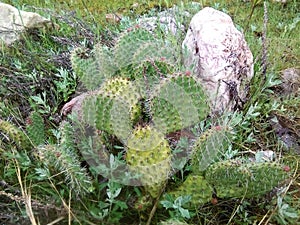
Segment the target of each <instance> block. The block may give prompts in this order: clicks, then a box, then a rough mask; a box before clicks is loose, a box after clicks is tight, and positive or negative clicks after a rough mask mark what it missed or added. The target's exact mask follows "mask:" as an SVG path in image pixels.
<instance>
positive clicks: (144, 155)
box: [126, 126, 171, 198]
mask: <svg viewBox="0 0 300 225" xmlns="http://www.w3.org/2000/svg"><path fill="white" fill-rule="evenodd" d="M170 154H171V149H170V147H169V144H168V142H167V140H166V139H165V138H164V136H163V134H162V133H160V132H159V131H157V130H156V129H154V128H153V127H150V126H146V127H137V128H136V129H135V130H134V131H133V132H132V135H131V136H130V137H129V139H128V141H127V153H126V161H127V163H128V165H129V168H130V169H131V170H132V171H133V172H135V173H136V174H138V175H139V179H140V180H141V182H142V184H143V185H144V186H145V189H146V191H147V192H149V193H150V195H151V196H152V197H153V198H156V197H157V196H158V195H159V194H160V192H161V190H162V189H163V188H164V185H165V182H166V180H167V179H168V176H169V172H170V169H171V168H170Z"/></svg>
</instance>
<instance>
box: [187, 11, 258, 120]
mask: <svg viewBox="0 0 300 225" xmlns="http://www.w3.org/2000/svg"><path fill="white" fill-rule="evenodd" d="M182 48H183V52H184V64H185V66H186V67H187V68H188V69H190V70H192V71H193V72H194V73H195V75H196V76H197V77H199V78H200V80H201V82H202V84H203V87H204V89H205V90H206V92H207V94H208V96H209V100H210V104H211V109H212V113H213V114H215V113H216V114H221V113H222V112H224V111H225V110H229V111H231V110H234V109H235V108H238V107H240V106H241V104H242V101H243V100H244V99H245V97H246V95H247V85H248V84H249V81H250V79H251V78H252V76H253V55H252V53H251V51H250V49H249V47H248V45H247V43H246V41H245V39H244V36H243V34H242V33H241V32H240V31H238V30H237V29H236V28H235V26H234V24H233V22H232V19H231V18H230V16H228V15H227V14H225V13H223V12H220V11H218V10H215V9H213V8H210V7H206V8H204V9H202V10H201V11H199V12H198V13H197V14H196V15H194V17H193V18H192V20H191V23H190V26H189V29H188V32H187V35H186V37H185V39H184V41H183V43H182Z"/></svg>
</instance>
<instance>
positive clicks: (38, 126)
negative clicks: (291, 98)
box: [26, 112, 45, 146]
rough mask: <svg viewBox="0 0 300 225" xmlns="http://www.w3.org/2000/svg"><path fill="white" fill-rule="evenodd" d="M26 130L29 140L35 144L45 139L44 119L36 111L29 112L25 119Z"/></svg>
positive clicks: (41, 142)
mask: <svg viewBox="0 0 300 225" xmlns="http://www.w3.org/2000/svg"><path fill="white" fill-rule="evenodd" d="M26 122H27V126H26V131H27V134H28V137H29V139H30V140H31V142H32V143H33V144H34V145H35V146H37V145H40V144H43V143H44V141H45V125H44V119H43V118H42V117H41V115H40V114H39V113H37V112H33V113H31V115H30V116H29V117H28V119H27V121H26Z"/></svg>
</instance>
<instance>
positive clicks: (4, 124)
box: [0, 119, 31, 149]
mask: <svg viewBox="0 0 300 225" xmlns="http://www.w3.org/2000/svg"><path fill="white" fill-rule="evenodd" d="M0 131H1V132H2V133H4V134H5V135H6V136H7V139H8V140H7V141H8V142H9V143H14V144H15V145H16V146H17V147H18V148H19V149H27V148H29V147H30V146H31V144H30V142H29V140H28V138H27V137H26V135H25V134H24V132H23V131H22V130H20V129H19V128H17V127H16V126H15V125H13V124H11V123H10V122H8V121H4V120H1V119H0ZM0 144H1V142H0Z"/></svg>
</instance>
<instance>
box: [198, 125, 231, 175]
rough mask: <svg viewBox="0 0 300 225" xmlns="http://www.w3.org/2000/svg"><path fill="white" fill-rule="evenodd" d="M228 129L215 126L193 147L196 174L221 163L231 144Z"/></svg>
mask: <svg viewBox="0 0 300 225" xmlns="http://www.w3.org/2000/svg"><path fill="white" fill-rule="evenodd" d="M227 131H228V129H227V127H221V126H215V127H212V128H210V129H208V130H207V131H205V132H204V133H203V134H202V135H201V136H200V137H199V138H198V139H197V140H196V142H195V144H194V146H193V156H192V167H193V172H194V173H199V174H202V172H203V171H204V170H205V169H206V168H207V167H208V166H209V165H210V164H212V163H214V162H218V161H220V159H221V157H222V156H223V155H224V153H225V152H226V151H227V149H228V146H229V144H230V140H229V138H228V132H227Z"/></svg>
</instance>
